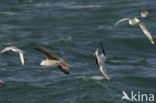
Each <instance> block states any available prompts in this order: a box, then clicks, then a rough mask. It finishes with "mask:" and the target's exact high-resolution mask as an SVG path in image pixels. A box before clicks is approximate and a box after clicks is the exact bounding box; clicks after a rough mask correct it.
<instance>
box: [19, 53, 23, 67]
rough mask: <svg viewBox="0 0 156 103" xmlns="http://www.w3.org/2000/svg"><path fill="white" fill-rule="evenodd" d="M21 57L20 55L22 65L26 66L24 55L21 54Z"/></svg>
mask: <svg viewBox="0 0 156 103" xmlns="http://www.w3.org/2000/svg"><path fill="white" fill-rule="evenodd" d="M19 55H20V59H21V63H22V65H24V57H23V53H21V52H19Z"/></svg>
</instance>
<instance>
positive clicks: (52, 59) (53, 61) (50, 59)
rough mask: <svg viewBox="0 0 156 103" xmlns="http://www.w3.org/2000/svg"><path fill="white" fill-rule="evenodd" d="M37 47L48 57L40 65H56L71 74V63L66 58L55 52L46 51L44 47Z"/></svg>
mask: <svg viewBox="0 0 156 103" xmlns="http://www.w3.org/2000/svg"><path fill="white" fill-rule="evenodd" d="M35 49H36V50H38V51H40V52H41V53H43V54H45V55H46V57H47V59H46V60H43V61H42V62H41V64H40V65H43V66H56V67H58V68H59V69H60V70H61V71H63V72H64V73H66V74H69V64H68V63H67V62H66V61H65V60H64V59H60V58H58V57H57V56H56V55H55V54H54V53H52V52H49V51H46V50H44V49H42V48H35Z"/></svg>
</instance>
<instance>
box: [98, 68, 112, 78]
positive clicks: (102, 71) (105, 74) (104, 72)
mask: <svg viewBox="0 0 156 103" xmlns="http://www.w3.org/2000/svg"><path fill="white" fill-rule="evenodd" d="M100 71H101V73H102V74H103V75H104V76H105V77H106V79H107V80H110V77H109V76H108V75H107V73H106V70H105V71H104V66H103V65H100Z"/></svg>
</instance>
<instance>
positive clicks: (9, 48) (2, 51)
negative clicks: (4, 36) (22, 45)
mask: <svg viewBox="0 0 156 103" xmlns="http://www.w3.org/2000/svg"><path fill="white" fill-rule="evenodd" d="M9 50H12V47H6V48H4V49H2V50H1V51H0V53H4V52H6V51H9Z"/></svg>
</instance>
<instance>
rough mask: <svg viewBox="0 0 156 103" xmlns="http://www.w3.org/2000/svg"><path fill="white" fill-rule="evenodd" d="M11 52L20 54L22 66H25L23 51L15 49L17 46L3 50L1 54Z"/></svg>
mask: <svg viewBox="0 0 156 103" xmlns="http://www.w3.org/2000/svg"><path fill="white" fill-rule="evenodd" d="M9 50H12V51H14V52H16V53H19V55H20V59H21V63H22V65H24V57H23V51H22V50H20V49H18V48H17V47H15V46H10V47H6V48H4V49H3V50H1V51H0V53H4V52H7V51H9Z"/></svg>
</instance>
